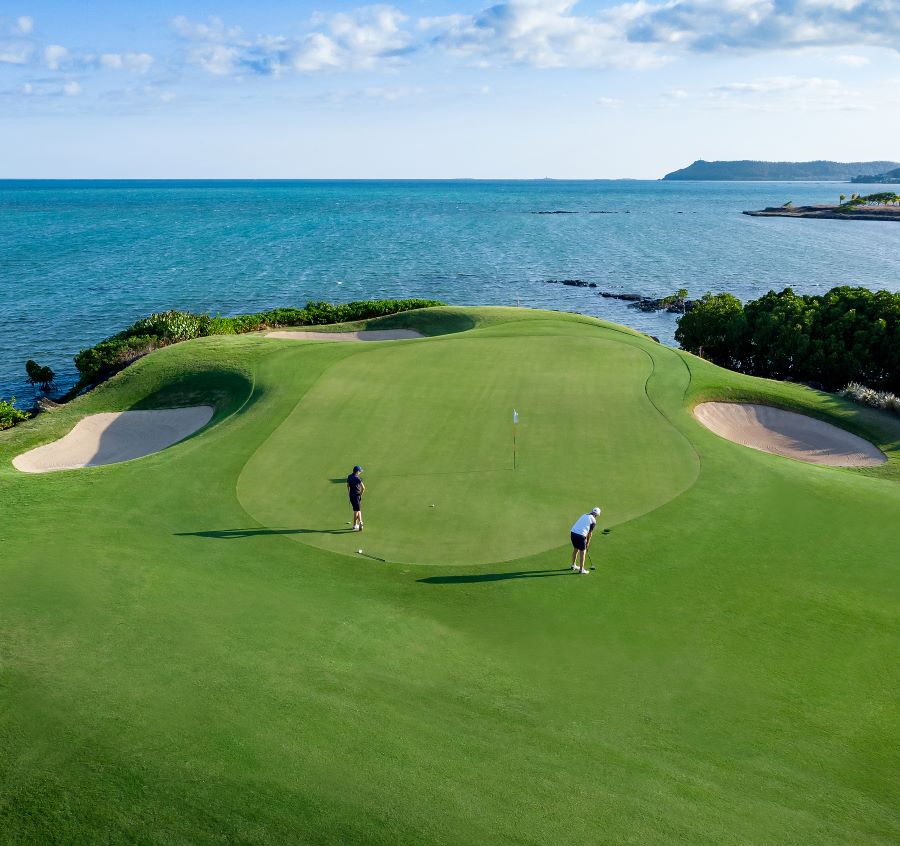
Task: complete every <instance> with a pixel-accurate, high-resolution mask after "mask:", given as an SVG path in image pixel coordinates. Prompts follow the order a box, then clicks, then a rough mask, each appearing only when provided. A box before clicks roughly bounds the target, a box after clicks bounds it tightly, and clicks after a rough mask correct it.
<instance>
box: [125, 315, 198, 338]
mask: <svg viewBox="0 0 900 846" xmlns="http://www.w3.org/2000/svg"><path fill="white" fill-rule="evenodd" d="M209 324H210V318H209V316H208V315H206V314H192V313H191V312H189V311H161V312H157V313H156V314H151V315H150V316H149V317H145V318H144V319H143V320H138V321H137V323H134V324H132V325H131V326H129V327H128V328H127V329H126V330H125V331H124V332H120V333H119V336H120V337H130V336H136V335H153V336H155V337H157V338H159V339H161V340H164V341H167V342H170V343H171V342H175V341H189V340H190V339H191V338H199V337H200V336H201V335H206V334H207V332H208V329H209Z"/></svg>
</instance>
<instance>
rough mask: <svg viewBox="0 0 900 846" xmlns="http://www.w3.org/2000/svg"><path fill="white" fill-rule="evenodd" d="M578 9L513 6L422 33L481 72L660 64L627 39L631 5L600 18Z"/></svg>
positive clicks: (447, 19)
mask: <svg viewBox="0 0 900 846" xmlns="http://www.w3.org/2000/svg"><path fill="white" fill-rule="evenodd" d="M575 6H576V3H575V2H574V0H508V2H505V3H498V4H497V5H494V6H490V7H488V8H486V9H484V10H483V11H481V12H479V13H477V14H475V15H448V16H444V17H437V18H424V19H422V20H421V21H420V27H421V28H423V29H425V30H427V31H431V32H432V33H433V35H432V38H431V44H432V46H433V47H434V48H435V49H437V50H443V51H446V52H448V53H450V54H451V55H454V56H456V57H459V58H462V59H470V60H473V61H475V63H476V64H480V65H482V66H490V65H498V64H500V65H502V64H521V65H532V66H534V67H538V68H562V67H646V66H649V65H655V64H658V63H659V62H660V61H661V59H662V56H661V55H660V51H657V50H655V49H653V48H648V47H635V46H633V45H631V44H629V43H628V40H627V39H626V38H625V37H624V32H623V28H622V21H623V20H627V19H628V18H629V17H630V15H631V14H632V12H631V7H630V6H629V5H628V4H626V5H625V6H619V7H617V8H616V9H613V10H609V11H607V12H602V13H600V14H598V15H595V16H584V15H575V14H572V11H573V9H574V7H575ZM632 6H643V0H639V3H636V4H632Z"/></svg>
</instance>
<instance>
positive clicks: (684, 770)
mask: <svg viewBox="0 0 900 846" xmlns="http://www.w3.org/2000/svg"><path fill="white" fill-rule="evenodd" d="M329 328H330V327H329ZM365 328H372V329H376V330H387V329H407V330H415V331H417V332H420V333H421V334H422V335H424V336H427V337H422V338H416V339H408V340H402V341H393V340H388V341H377V342H372V343H353V342H349V341H348V342H346V343H329V342H326V341H320V340H300V341H298V340H282V339H279V338H267V337H264V336H263V335H240V336H235V335H230V336H211V337H206V338H202V339H199V340H194V341H189V342H185V343H180V344H176V345H173V346H170V347H167V348H165V349H162V350H159V351H157V352H154V353H152V354H151V355H148V356H146V357H145V358H143V359H141V360H140V361H138V362H137V363H135V364H133V365H131V366H130V367H128V368H127V369H125V370H123V371H122V372H120V373H119V374H117V375H116V376H114V377H113V378H111V379H110V380H109V381H107V382H106V383H104V384H103V385H101V386H100V387H98V388H97V389H95V390H93V391H91V392H90V393H88V394H86V395H85V396H83V397H80V398H79V399H77V400H74V401H73V402H72V403H70V404H68V405H66V406H64V407H63V408H61V409H60V410H58V411H54V412H53V413H48V414H42V415H40V416H39V417H37V418H36V419H34V420H33V421H29V422H27V423H24V424H21V425H20V426H17V427H16V428H15V429H12V430H10V431H7V432H2V433H0V513H2V515H3V517H2V520H0V548H2V555H0V844H3V846H6V844H16V846H19V844H33V843H38V844H81V843H91V844H93V843H134V844H187V843H190V844H210V846H213V845H214V844H222V843H246V844H283V843H316V844H335V845H336V846H337V844H354V843H359V844H384V846H388V844H391V846H393V844H411V846H412V844H415V846H419V845H420V844H424V843H428V844H432V843H434V844H473V843H477V844H494V843H498V844H500V843H521V844H534V846H544V844H550V843H573V844H576V843H577V844H581V843H591V844H593V843H602V844H606V843H608V844H635V846H644V844H653V845H654V846H655V844H665V845H666V846H667V845H668V844H673V846H674V844H688V845H689V846H723V844H725V846H750V844H752V846H781V844H783V845H784V846H795V845H796V844H803V846H806V844H816V846H846V844H850V843H852V844H854V846H857V845H858V844H866V846H887V844H893V843H897V842H898V841H900V813H898V809H897V802H896V785H897V784H898V783H900V767H898V760H897V755H896V749H897V748H898V745H900V708H898V698H897V695H896V693H897V690H898V687H900V672H898V664H897V661H896V655H897V650H898V646H900V624H898V620H900V574H898V558H897V555H896V550H897V549H898V548H900V521H898V519H897V515H898V514H900V483H898V482H900V421H898V420H897V419H896V418H892V417H890V416H889V415H887V414H886V413H884V412H878V411H875V410H873V409H869V408H865V407H862V406H859V405H854V404H852V403H850V402H849V401H847V400H845V399H843V398H841V397H837V396H835V395H830V394H824V393H820V392H817V391H814V390H812V389H810V388H806V387H803V386H800V385H795V384H786V383H780V382H774V381H769V380H762V379H755V378H751V377H747V376H741V375H738V374H735V373H731V372H728V371H725V370H722V369H720V368H718V367H715V366H713V365H711V364H709V363H708V362H705V361H703V360H701V359H698V358H696V357H694V356H691V355H688V354H686V353H682V352H680V351H676V350H673V349H670V348H667V347H664V346H662V345H660V344H657V343H654V342H653V341H652V340H651V339H649V338H648V337H646V336H643V335H640V334H639V333H637V332H633V331H631V330H628V329H625V328H624V327H619V326H615V325H611V324H607V323H603V322H601V321H598V320H594V319H592V318H587V317H583V316H580V315H569V314H560V313H556V312H541V311H533V310H527V309H512V308H509V309H506V308H450V307H447V308H435V309H426V310H422V311H414V312H408V313H405V314H398V315H393V316H391V317H387V318H383V319H377V320H373V321H369V322H368V323H367V324H366V325H363V324H348V325H346V326H344V327H336V329H337V330H338V331H340V330H344V331H347V332H357V331H360V330H361V329H365ZM701 402H729V403H751V404H753V403H755V404H760V405H765V406H767V407H769V406H770V407H777V408H782V409H786V410H790V411H793V412H798V413H801V414H805V415H809V416H811V417H813V418H815V419H816V420H820V421H824V422H828V423H832V424H834V425H836V426H838V427H840V428H841V429H844V430H847V431H850V432H852V433H853V434H855V435H858V436H860V437H863V438H865V439H866V440H867V441H869V442H871V443H872V444H874V445H875V446H877V447H878V448H879V449H880V450H881V451H882V452H883V453H884V455H885V456H886V457H887V461H886V462H885V463H883V464H880V465H878V466H872V467H865V468H861V469H846V468H835V467H821V466H813V465H810V464H806V463H802V462H800V461H794V460H791V459H789V458H784V457H780V456H777V455H772V454H769V453H767V452H762V451H758V450H755V449H750V448H748V447H745V446H742V445H741V444H738V443H734V442H732V441H729V440H726V439H724V438H721V437H719V436H718V435H716V434H714V433H713V432H712V431H709V430H708V429H706V428H705V427H704V426H703V425H701V424H700V423H699V422H698V421H697V420H695V419H694V417H693V416H692V409H693V408H694V406H695V405H697V404H699V403H701ZM198 406H208V407H210V408H213V409H214V412H213V417H212V419H211V421H210V422H209V424H208V425H206V426H205V427H204V428H202V429H200V430H198V431H196V432H195V433H194V434H192V435H190V436H189V437H187V438H186V439H185V440H182V441H181V442H179V443H176V444H174V445H173V446H170V447H168V448H165V449H162V450H161V451H160V452H156V453H154V454H151V455H147V456H145V457H142V458H138V459H136V460H131V461H126V462H124V463H120V464H109V465H106V466H89V467H84V468H81V469H73V470H62V471H59V472H53V473H46V474H28V473H20V472H18V471H17V470H16V469H14V467H13V466H12V459H13V458H14V457H15V456H17V455H20V454H22V453H24V452H26V451H28V450H30V449H33V448H36V447H40V446H42V445H44V444H48V443H50V442H53V441H56V440H58V439H60V438H62V437H64V436H65V435H66V434H67V433H68V432H71V431H72V429H73V428H74V427H75V426H76V424H77V423H78V422H79V421H80V420H83V419H85V418H87V417H88V416H89V415H94V414H105V413H113V412H121V411H147V410H157V409H173V408H190V407H198ZM513 408H516V409H517V410H518V412H519V414H520V422H519V425H518V455H517V462H516V463H517V466H516V468H515V469H513V466H512V462H513V455H512V434H513V432H512V410H513ZM355 463H359V464H361V465H362V466H363V467H364V468H365V474H364V478H365V480H366V483H367V485H368V486H369V491H368V493H367V494H366V498H365V499H364V503H363V508H364V514H365V519H366V529H365V531H364V532H363V533H362V534H361V535H360V534H353V533H351V532H348V531H347V528H348V526H347V521H349V520H350V511H349V507H348V504H347V495H346V487H345V481H344V480H345V478H346V476H347V474H348V473H349V472H350V469H351V467H352V466H353V465H354V464H355ZM432 504H434V505H435V506H436V507H435V508H433V509H432V508H431V507H430V506H431V505H432ZM594 505H600V506H601V507H602V508H603V514H602V515H601V520H600V528H601V530H602V529H608V530H609V532H608V533H607V534H599V535H597V536H596V537H595V539H594V542H593V544H592V547H591V553H592V556H593V558H594V563H595V564H596V565H597V566H596V569H595V570H594V571H593V572H592V573H591V575H590V576H581V575H576V574H574V573H572V572H571V570H569V569H568V561H569V556H570V552H571V546H570V544H569V539H568V533H569V527H570V526H571V524H572V523H573V522H574V520H575V518H576V517H578V515H579V514H581V513H582V512H583V511H585V510H587V509H589V508H591V507H592V506H594ZM360 547H362V548H363V549H364V550H365V552H366V553H367V555H371V556H372V557H364V556H361V555H359V554H357V552H356V550H357V549H358V548H360ZM376 559H384V560H376Z"/></svg>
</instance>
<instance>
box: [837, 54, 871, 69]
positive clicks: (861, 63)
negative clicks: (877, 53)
mask: <svg viewBox="0 0 900 846" xmlns="http://www.w3.org/2000/svg"><path fill="white" fill-rule="evenodd" d="M836 61H837V62H839V63H840V64H842V65H846V66H847V67H848V68H864V67H865V66H866V65H868V64H869V59H868V58H867V57H866V56H853V55H849V54H845V55H843V56H838V57H837V59H836Z"/></svg>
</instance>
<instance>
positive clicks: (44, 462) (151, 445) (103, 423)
mask: <svg viewBox="0 0 900 846" xmlns="http://www.w3.org/2000/svg"><path fill="white" fill-rule="evenodd" d="M212 416H213V409H212V408H211V407H210V406H208V405H198V406H195V407H193V408H169V409H163V410H160V411H120V412H105V413H103V414H92V415H91V416H90V417H85V418H84V420H79V421H78V423H76V424H75V427H74V428H73V429H72V431H71V432H69V434H68V435H65V436H64V437H62V438H60V439H59V440H58V441H54V442H53V443H51V444H44V446H39V447H37V448H36V449H32V450H30V451H28V452H25V453H22V455H19V456H16V457H15V458H14V459H13V462H12V463H13V467H15V468H16V469H17V470H21V471H22V472H23V473H50V472H52V471H54V470H74V469H75V468H77V467H96V466H99V465H101V464H117V463H118V462H120V461H129V460H130V459H132V458H141V457H142V456H144V455H150V454H151V453H154V452H159V451H160V450H161V449H165V448H166V447H169V446H172V444H176V443H178V441H181V440H184V439H185V438H186V437H187V436H188V435H191V434H193V433H194V432H196V431H197V430H198V429H202V428H203V427H204V426H205V425H206V424H207V423H209V421H210V420H211V419H212Z"/></svg>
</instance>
